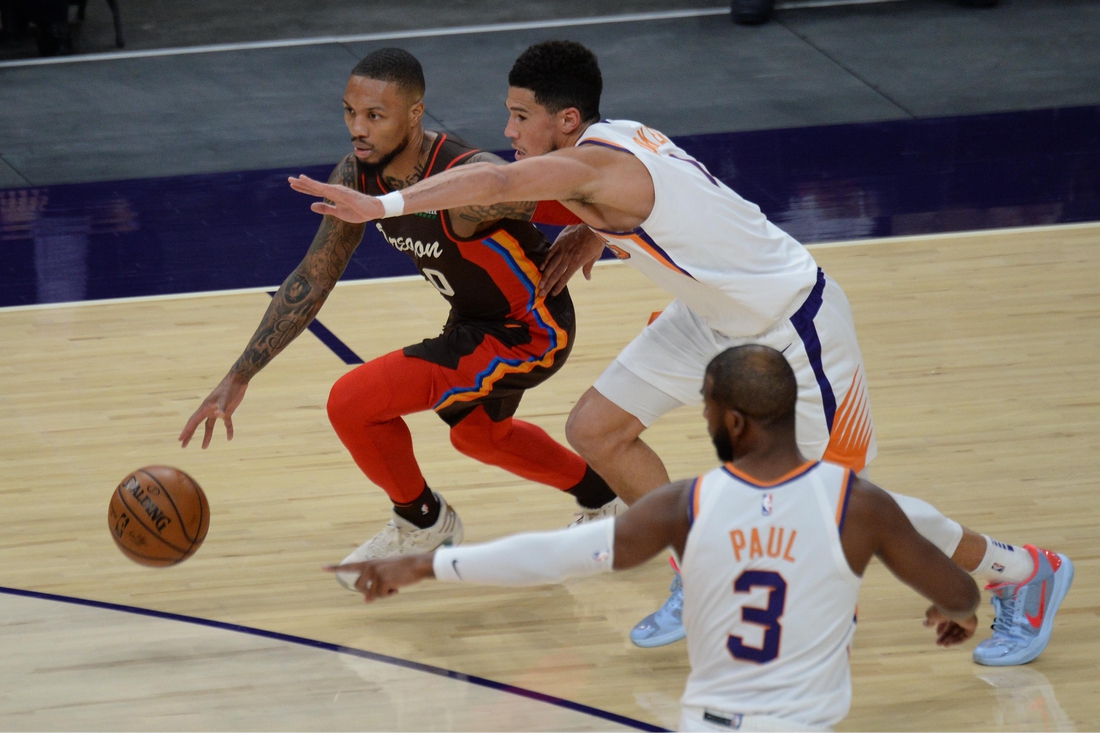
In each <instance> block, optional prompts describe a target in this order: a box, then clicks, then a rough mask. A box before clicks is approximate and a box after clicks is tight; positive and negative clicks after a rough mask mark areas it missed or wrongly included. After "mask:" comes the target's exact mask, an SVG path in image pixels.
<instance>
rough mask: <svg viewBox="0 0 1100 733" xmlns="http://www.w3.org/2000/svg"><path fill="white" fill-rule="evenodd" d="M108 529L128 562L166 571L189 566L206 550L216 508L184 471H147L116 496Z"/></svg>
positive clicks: (132, 478) (121, 486) (134, 476)
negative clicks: (182, 564) (204, 545)
mask: <svg viewBox="0 0 1100 733" xmlns="http://www.w3.org/2000/svg"><path fill="white" fill-rule="evenodd" d="M107 526H108V527H109V528H110V530H111V537H113V538H114V540H115V544H116V545H118V549H120V550H122V554H124V555H126V557H128V558H130V559H131V560H133V561H134V562H136V563H140V564H142V565H148V566H151V567H166V566H168V565H175V564H177V563H180V562H183V561H184V560H186V559H187V558H189V557H191V555H193V554H195V551H196V550H198V549H199V546H200V545H202V541H203V540H204V539H206V530H207V529H208V528H209V527H210V505H209V504H208V503H207V502H206V495H205V494H204V493H203V492H202V489H201V488H200V487H199V485H198V483H196V482H195V480H194V479H193V478H191V477H190V476H188V475H187V474H186V473H184V472H183V471H180V470H179V469H178V468H172V467H171V466H146V467H145V468H139V469H138V470H136V471H134V472H133V473H131V474H130V475H129V476H127V477H126V478H124V479H122V483H120V484H119V485H118V488H117V489H115V493H114V494H112V495H111V503H110V505H109V506H108V507H107Z"/></svg>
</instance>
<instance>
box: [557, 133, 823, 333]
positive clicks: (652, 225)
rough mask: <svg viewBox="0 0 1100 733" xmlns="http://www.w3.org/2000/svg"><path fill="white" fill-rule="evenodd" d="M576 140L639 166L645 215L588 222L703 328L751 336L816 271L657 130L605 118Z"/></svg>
mask: <svg viewBox="0 0 1100 733" xmlns="http://www.w3.org/2000/svg"><path fill="white" fill-rule="evenodd" d="M577 145H604V146H607V147H611V148H615V149H618V150H625V151H627V152H630V153H633V154H634V155H635V156H636V157H637V158H638V160H640V161H641V162H642V163H643V164H644V165H645V167H646V168H647V169H648V170H649V174H650V176H651V177H652V178H653V190H654V204H653V211H652V212H651V213H650V215H649V218H647V219H646V220H645V221H644V222H643V223H642V225H641V226H640V227H638V228H637V229H635V230H633V231H630V232H612V231H604V230H600V229H593V231H595V232H596V233H597V234H599V235H600V236H602V237H603V238H604V241H605V242H606V243H607V244H608V245H609V246H610V247H611V249H612V250H613V251H615V253H616V254H617V255H618V256H619V257H620V259H625V260H626V261H627V262H629V263H630V264H631V265H633V266H634V267H636V268H638V269H639V270H641V271H642V272H643V273H644V274H645V275H646V276H647V277H649V278H650V279H651V280H653V281H654V282H656V283H657V284H658V285H660V286H661V287H663V288H665V289H666V290H668V291H669V292H671V293H673V294H674V295H676V297H678V298H680V299H681V300H683V301H684V302H685V303H687V305H688V307H689V308H691V310H693V311H695V312H696V313H698V314H699V315H701V316H702V317H703V318H705V319H706V321H707V323H708V325H710V327H711V328H713V329H714V330H716V331H719V332H721V333H723V334H726V335H727V336H731V337H734V338H739V337H743V338H749V337H753V336H758V335H760V334H763V333H765V332H766V331H768V330H769V329H771V328H772V327H773V326H774V325H775V324H776V323H778V322H780V321H783V320H786V319H787V318H789V317H790V316H791V315H793V314H794V312H795V311H796V310H798V308H799V306H801V305H802V302H803V301H804V300H805V299H806V296H807V295H808V294H809V292H810V290H811V288H813V286H814V283H815V282H816V280H817V263H815V262H814V259H813V257H812V256H811V255H810V253H809V252H808V251H807V250H806V249H805V248H804V247H803V246H802V245H800V244H799V243H798V242H797V241H795V239H794V238H793V237H791V236H790V235H789V234H787V233H786V232H784V231H783V230H782V229H780V228H779V227H777V226H775V225H774V224H772V223H771V222H769V221H768V219H767V217H765V216H764V215H763V214H762V213H761V212H760V207H758V206H757V205H756V204H752V203H749V202H748V201H746V200H745V199H743V198H741V197H740V196H738V195H737V194H736V193H735V192H734V191H733V190H732V189H730V188H729V187H728V186H726V185H725V184H724V183H722V182H721V181H719V180H718V179H717V178H715V177H714V176H712V175H711V174H710V173H709V172H708V171H707V169H706V168H705V167H703V165H702V164H701V163H699V161H697V160H695V159H694V158H692V157H691V156H690V155H688V154H687V153H685V152H684V151H683V150H681V149H680V148H679V147H677V146H676V145H675V144H674V143H672V142H671V141H670V140H669V139H668V138H667V137H665V136H664V135H662V134H661V133H659V132H657V131H656V130H653V129H650V128H648V127H645V126H644V125H642V124H640V123H638V122H630V121H627V120H606V121H604V122H599V123H596V124H594V125H592V126H590V127H589V128H588V129H587V130H585V132H584V134H583V135H581V137H580V139H579V140H578V141H577Z"/></svg>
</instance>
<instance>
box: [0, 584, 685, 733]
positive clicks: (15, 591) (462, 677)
mask: <svg viewBox="0 0 1100 733" xmlns="http://www.w3.org/2000/svg"><path fill="white" fill-rule="evenodd" d="M0 593H6V594H8V595H12V596H21V597H23V598H34V599H37V600H44V601H55V602H58V603H68V604H70V605H74V606H87V607H89V608H99V609H104V610H108V611H119V612H122V613H129V614H133V615H135V616H148V617H151V618H159V619H164V620H167V621H180V622H182V623H186V624H193V625H195V626H206V627H208V628H212V629H220V630H222V631H235V632H237V633H239V634H247V635H249V636H257V637H260V638H263V639H271V640H273V641H282V642H286V643H289V644H297V645H298V646H305V647H312V648H314V649H323V650H325V651H330V652H336V653H337V654H347V655H349V656H353V657H360V658H362V659H369V660H371V661H374V662H381V663H383V664H390V665H393V666H395V667H403V668H405V669H411V670H413V671H416V672H424V673H427V674H433V675H436V676H438V677H446V678H448V679H452V680H456V681H458V682H469V683H470V684H473V685H478V686H479V687H487V688H489V689H490V690H497V691H498V692H505V693H508V694H511V695H516V696H518V697H525V698H527V699H529V700H535V701H536V702H543V703H546V704H548V705H554V706H556V707H559V708H565V709H566V710H572V711H573V712H577V713H583V714H585V715H591V716H592V717H594V718H600V719H601V720H608V721H611V722H613V723H618V724H619V725H623V726H627V727H629V728H634V729H635V730H644V731H668V729H667V728H662V727H660V726H657V725H653V724H652V723H646V722H643V721H641V720H635V719H634V718H628V717H626V716H625V715H619V714H618V713H612V712H610V711H607V710H600V709H599V708H594V707H591V706H590V705H585V704H584V703H579V702H573V701H572V700H566V699H564V698H561V697H555V696H554V695H548V694H546V693H544V692H536V691H535V690H528V689H527V688H524V687H516V686H515V685H509V684H507V683H504V682H497V681H495V680H491V679H488V678H486V677H478V676H477V675H471V674H463V673H462V672H455V671H453V670H449V669H444V668H443V667H436V666H434V665H431V664H423V663H421V662H414V661H411V660H408V659H401V658H400V657H391V656H390V655H388V654H380V653H378V652H370V651H367V650H365V649H356V648H355V647H350V646H344V645H342V644H333V643H330V642H327V641H318V640H316V639H309V638H307V637H304V636H294V635H292V634H283V633H281V632H278V631H267V630H264V629H257V628H255V627H252V626H243V625H241V624H233V623H228V622H226V621H213V620H211V619H205V618H199V617H197V616H185V615H183V614H179V613H171V612H170V611H154V610H152V609H149V608H140V607H138V606H127V605H123V604H120V603H111V602H109V601H93V600H89V599H86V598H76V597H74V596H62V595H57V594H54V593H43V592H41V591H34V590H22V589H20V588H7V587H4V586H0Z"/></svg>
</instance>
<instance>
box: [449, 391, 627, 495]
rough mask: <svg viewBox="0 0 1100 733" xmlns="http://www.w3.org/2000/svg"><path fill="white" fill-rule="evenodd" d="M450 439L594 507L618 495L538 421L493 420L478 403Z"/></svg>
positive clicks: (459, 446)
mask: <svg viewBox="0 0 1100 733" xmlns="http://www.w3.org/2000/svg"><path fill="white" fill-rule="evenodd" d="M451 443H452V444H453V445H454V447H455V448H457V449H458V450H459V451H460V452H462V453H464V454H466V455H468V456H470V457H471V458H475V459H477V460H479V461H481V462H482V463H488V464H489V465H492V466H499V467H500V468H503V469H504V470H505V471H509V472H511V473H514V474H516V475H517V476H521V477H523V478H525V479H528V480H529V481H536V482H538V483H540V484H547V485H549V486H553V487H554V488H556V489H561V490H562V491H567V492H569V493H570V494H572V495H573V496H574V497H575V498H576V499H577V501H578V502H579V503H580V504H581V506H584V507H587V508H589V509H595V508H597V507H601V506H603V505H604V504H606V503H607V502H609V501H612V500H613V499H614V498H615V493H614V492H613V491H612V490H611V488H610V487H609V486H608V485H607V483H606V482H605V481H604V480H603V479H602V478H600V476H599V474H597V473H596V472H595V471H593V470H592V469H591V468H590V467H589V466H588V464H587V463H585V462H584V459H583V458H581V457H580V456H578V455H577V454H576V453H574V452H573V451H571V450H569V449H568V448H566V447H565V446H564V445H562V444H561V443H558V442H557V441H556V440H554V439H553V438H551V437H550V436H549V435H548V434H547V433H546V431H545V430H543V429H542V428H540V427H538V426H537V425H532V424H531V423H528V422H523V421H522V420H516V419H514V418H511V417H508V418H505V419H503V420H501V421H500V422H493V421H492V420H491V419H490V418H489V416H488V414H486V412H485V409H484V408H482V407H478V408H477V409H476V410H474V411H473V412H471V413H470V414H469V415H467V416H466V417H464V418H463V419H462V421H461V422H459V423H458V424H457V425H455V426H454V427H453V428H451Z"/></svg>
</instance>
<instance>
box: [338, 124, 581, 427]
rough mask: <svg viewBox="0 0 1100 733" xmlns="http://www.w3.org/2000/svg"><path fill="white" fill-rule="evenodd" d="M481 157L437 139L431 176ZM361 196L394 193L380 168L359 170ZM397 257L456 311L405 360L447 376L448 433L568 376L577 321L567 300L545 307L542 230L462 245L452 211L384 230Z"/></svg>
mask: <svg viewBox="0 0 1100 733" xmlns="http://www.w3.org/2000/svg"><path fill="white" fill-rule="evenodd" d="M477 152H478V150H477V149H475V148H471V147H470V146H468V145H466V144H464V143H461V142H458V141H456V140H453V139H450V138H448V137H447V136H446V135H444V134H443V133H439V134H438V137H437V138H436V140H435V142H434V143H433V144H432V148H431V150H430V151H429V155H428V166H427V169H426V172H425V174H424V175H425V177H427V176H430V175H434V174H436V173H439V172H441V171H444V170H447V169H448V168H452V167H454V166H456V165H461V164H462V163H464V162H467V161H469V159H470V158H471V157H472V156H473V155H474V154H475V153H477ZM358 183H359V187H360V190H361V191H363V192H364V193H367V194H370V195H372V196H378V195H381V194H384V193H388V190H387V188H386V186H385V184H384V183H383V182H382V180H381V179H380V177H379V175H378V172H377V171H376V170H375V169H371V168H369V167H366V166H363V165H362V164H359V177H358ZM376 226H377V227H378V231H379V232H381V233H382V236H383V237H384V238H385V239H387V240H388V241H389V242H390V244H391V245H392V246H393V247H395V248H396V249H398V250H400V251H402V252H404V253H406V254H407V255H408V256H409V257H411V258H412V260H413V262H414V263H416V267H417V269H418V270H420V274H421V275H423V276H424V279H425V280H427V281H428V282H429V283H431V284H432V285H433V286H435V289H436V290H438V291H439V292H440V293H441V294H442V295H443V297H444V298H446V299H447V301H448V302H449V303H450V304H451V315H450V318H448V319H447V324H446V325H445V326H444V327H443V332H442V333H441V334H439V335H438V336H435V337H433V338H429V339H425V340H423V341H421V342H420V343H417V344H413V345H411V346H406V347H405V348H404V349H403V350H402V351H403V352H404V353H405V355H406V356H409V357H414V358H417V359H422V360H424V361H428V362H430V363H432V364H435V365H436V366H438V367H440V369H438V370H437V371H436V372H434V375H435V380H436V382H437V384H435V385H433V396H432V405H431V407H432V409H434V410H435V411H436V413H437V414H438V415H439V416H440V417H441V418H443V420H444V421H446V422H447V423H448V424H450V425H452V426H453V425H456V424H458V423H459V422H460V421H462V420H463V419H464V418H465V417H466V416H467V415H468V414H470V413H471V412H472V411H473V410H475V409H476V408H477V407H479V406H481V407H484V408H485V411H486V413H487V414H488V415H489V418H490V419H491V420H493V421H496V422H499V421H501V420H503V419H505V418H508V417H511V416H512V415H513V414H514V413H515V411H516V408H517V407H518V406H519V402H520V400H521V399H522V397H523V393H524V391H526V390H528V389H531V388H532V387H535V386H536V385H538V384H541V383H542V382H543V381H545V380H546V379H548V378H549V377H550V376H551V375H552V374H554V373H555V372H557V371H558V370H559V369H561V367H562V365H563V364H565V361H566V359H567V358H568V357H569V352H570V351H571V350H572V348H573V337H574V335H575V333H576V321H575V317H574V312H573V302H572V300H570V298H569V291H568V290H562V292H561V293H559V294H558V295H553V296H548V297H546V298H541V297H539V296H538V292H537V291H538V284H539V280H540V278H541V277H542V276H541V273H540V272H539V267H540V266H541V265H542V264H543V262H544V261H545V259H546V253H547V251H548V250H549V248H550V244H549V242H548V241H547V240H546V238H545V237H544V236H543V235H542V233H541V232H540V231H539V230H538V229H536V228H535V227H534V225H532V224H530V223H528V222H525V221H517V220H514V219H513V220H509V219H503V220H501V221H500V222H499V223H497V224H495V225H493V226H491V227H489V228H487V229H483V230H482V231H480V232H478V233H477V234H476V235H474V236H473V237H469V238H463V237H459V236H456V235H455V233H454V228H453V227H452V226H451V221H450V216H449V213H448V212H446V211H438V212H425V213H422V214H408V215H405V216H395V217H392V218H388V219H384V220H382V221H379V222H377V223H376Z"/></svg>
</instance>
